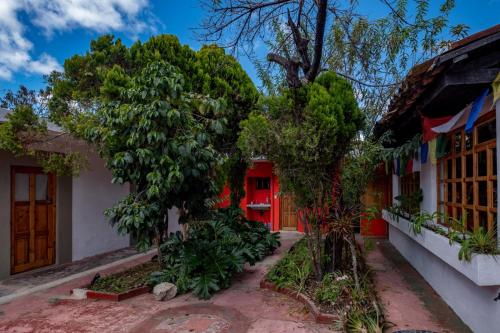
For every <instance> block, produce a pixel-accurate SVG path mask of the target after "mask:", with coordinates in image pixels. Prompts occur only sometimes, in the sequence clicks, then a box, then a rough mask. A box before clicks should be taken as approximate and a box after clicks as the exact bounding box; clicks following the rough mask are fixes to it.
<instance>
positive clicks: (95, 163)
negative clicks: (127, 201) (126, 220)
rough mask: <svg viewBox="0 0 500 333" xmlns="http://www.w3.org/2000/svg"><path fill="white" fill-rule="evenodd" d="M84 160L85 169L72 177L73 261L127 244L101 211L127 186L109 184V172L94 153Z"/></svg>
mask: <svg viewBox="0 0 500 333" xmlns="http://www.w3.org/2000/svg"><path fill="white" fill-rule="evenodd" d="M88 160H89V167H88V169H86V170H84V171H83V172H82V173H81V174H80V175H79V176H78V177H75V178H73V194H72V200H73V212H72V220H73V226H72V239H73V244H72V248H73V251H72V254H73V255H72V257H73V258H72V259H73V260H79V259H82V258H85V257H89V256H93V255H96V254H99V253H104V252H108V251H112V250H116V249H120V248H124V247H127V246H129V245H130V237H129V235H118V233H117V231H116V229H115V228H113V227H111V225H110V224H109V223H108V221H107V220H106V218H105V216H104V210H106V209H107V208H110V207H112V206H113V204H114V203H116V202H117V201H118V200H120V199H121V198H123V197H124V196H126V195H127V194H128V193H129V190H130V189H129V186H128V185H123V186H120V185H116V184H112V183H111V179H112V175H111V172H110V171H109V170H108V169H106V167H105V165H104V161H103V160H101V159H100V158H99V157H97V156H96V155H95V154H91V155H89V157H88Z"/></svg>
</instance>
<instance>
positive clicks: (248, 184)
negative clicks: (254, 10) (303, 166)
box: [221, 161, 280, 231]
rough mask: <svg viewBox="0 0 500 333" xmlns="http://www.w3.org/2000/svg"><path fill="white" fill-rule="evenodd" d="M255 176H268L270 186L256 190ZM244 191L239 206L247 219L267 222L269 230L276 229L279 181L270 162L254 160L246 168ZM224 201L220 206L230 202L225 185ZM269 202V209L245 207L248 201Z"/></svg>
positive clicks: (278, 211) (278, 210)
mask: <svg viewBox="0 0 500 333" xmlns="http://www.w3.org/2000/svg"><path fill="white" fill-rule="evenodd" d="M256 178H269V181H270V188H269V189H260V190H257V186H256ZM244 186H245V192H246V196H245V197H244V198H243V199H242V200H241V203H240V207H241V209H242V210H243V211H244V212H245V215H246V217H247V218H248V219H249V220H254V221H261V222H264V223H268V224H269V225H270V228H271V230H273V231H277V230H279V229H280V227H279V217H280V200H279V197H278V192H279V182H278V177H276V176H275V175H274V174H273V166H272V163H271V162H267V161H256V162H254V163H253V165H252V166H251V167H250V168H248V170H247V174H246V176H245V185H244ZM221 196H222V197H223V198H225V199H226V200H224V202H223V203H222V204H221V207H227V206H229V204H230V191H229V187H228V186H227V185H226V186H225V187H224V190H223V192H222V195H221ZM252 202H253V203H254V204H259V203H270V204H271V208H270V209H269V210H263V211H259V210H254V209H252V208H249V207H247V205H248V204H250V203H252Z"/></svg>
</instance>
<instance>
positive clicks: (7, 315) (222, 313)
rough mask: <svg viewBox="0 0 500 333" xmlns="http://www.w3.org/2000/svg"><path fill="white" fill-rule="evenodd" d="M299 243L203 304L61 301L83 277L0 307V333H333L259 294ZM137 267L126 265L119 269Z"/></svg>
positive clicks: (293, 237) (275, 297)
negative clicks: (276, 266) (263, 283)
mask: <svg viewBox="0 0 500 333" xmlns="http://www.w3.org/2000/svg"><path fill="white" fill-rule="evenodd" d="M299 237H300V235H299V234H297V233H288V232H286V233H283V234H282V246H281V248H279V249H278V250H277V251H276V253H275V254H274V255H272V256H269V257H267V258H266V259H265V260H264V261H262V262H260V263H257V264H256V265H255V266H248V267H246V268H245V271H244V272H243V273H241V274H239V275H238V276H236V277H235V279H234V282H233V284H232V286H231V287H230V288H228V289H226V290H223V291H221V292H219V293H217V294H216V295H215V296H214V297H212V298H211V299H210V300H208V301H201V300H198V299H197V298H196V297H194V296H192V295H190V294H187V295H181V296H178V297H176V298H174V299H173V300H171V301H168V302H157V301H155V300H154V297H153V295H151V294H146V295H142V296H138V297H135V298H132V299H129V300H126V301H124V302H120V303H113V302H107V301H93V300H81V301H77V300H69V299H66V298H67V295H68V292H69V290H70V289H72V288H74V287H78V286H82V285H84V284H86V283H88V282H89V281H90V279H91V278H92V276H87V277H85V278H81V279H78V280H75V281H71V282H70V283H67V284H64V285H61V286H58V287H56V288H53V289H50V290H47V291H44V292H40V293H36V294H32V295H29V296H26V297H23V298H19V299H17V300H14V301H12V302H10V303H8V304H4V305H0V332H6V333H14V332H37V333H49V332H57V333H64V332H74V333H91V332H137V333H146V332H153V333H174V332H175V333H188V332H189V333H201V332H205V333H219V332H220V333H226V332H227V333H233V332H234V333H239V332H241V333H243V332H249V333H261V332H267V333H288V332H291V333H326V332H332V331H331V330H330V327H329V326H327V325H321V324H316V323H315V322H314V320H313V317H312V315H311V314H310V313H308V311H307V309H306V308H305V307H304V306H303V305H302V304H301V303H298V302H297V301H295V300H293V299H291V298H289V297H287V296H284V295H281V294H278V293H274V292H272V291H269V290H261V289H260V288H259V282H260V280H261V279H262V277H263V276H264V275H265V274H266V272H267V270H268V269H269V267H271V266H272V265H273V264H275V263H276V262H277V261H278V260H279V259H280V258H281V257H282V255H283V254H284V253H285V252H286V251H287V250H288V249H289V248H290V247H291V246H292V244H293V243H295V242H296V241H297V239H298V238H299ZM143 260H145V259H143ZM139 262H140V261H139V260H138V261H137V262H135V263H127V264H126V265H123V266H122V267H121V269H124V268H125V267H128V266H132V265H136V264H138V263H139ZM114 270H115V271H116V270H117V268H115V269H114ZM109 272H110V271H106V272H102V273H103V274H106V273H109ZM60 295H64V296H66V297H61V296H60Z"/></svg>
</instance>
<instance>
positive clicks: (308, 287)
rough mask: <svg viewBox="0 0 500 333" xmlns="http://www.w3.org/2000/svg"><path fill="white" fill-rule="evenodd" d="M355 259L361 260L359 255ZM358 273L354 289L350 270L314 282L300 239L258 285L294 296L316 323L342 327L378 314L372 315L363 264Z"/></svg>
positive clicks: (370, 290)
mask: <svg viewBox="0 0 500 333" xmlns="http://www.w3.org/2000/svg"><path fill="white" fill-rule="evenodd" d="M358 259H360V261H361V262H362V259H361V255H360V256H359V258H358ZM359 272H360V275H362V276H364V277H365V278H364V279H363V281H361V288H360V289H359V290H355V285H354V281H353V278H352V277H351V275H352V274H351V272H343V273H340V272H335V273H327V274H325V276H324V278H323V280H322V281H319V282H318V281H316V279H315V278H314V274H313V272H312V269H311V262H310V257H309V255H308V251H307V247H306V244H305V241H304V240H302V241H299V242H298V243H296V244H295V245H294V247H292V249H290V251H289V252H288V253H287V254H286V255H285V257H283V258H282V259H281V260H280V261H279V262H278V263H277V264H276V265H275V266H274V267H273V268H272V269H271V271H270V272H269V273H268V274H267V275H266V276H265V277H264V279H263V280H262V281H261V283H260V287H261V288H263V289H269V290H273V291H276V292H279V293H282V294H285V295H288V296H290V297H293V298H295V299H296V300H298V301H299V302H301V303H303V304H304V305H305V306H306V307H307V308H308V309H309V311H310V312H311V313H312V314H313V316H314V318H315V320H316V322H318V323H323V324H332V323H336V324H337V325H341V326H345V325H346V323H348V322H349V324H350V323H351V321H353V320H358V319H359V320H365V319H366V318H367V317H369V316H370V317H372V316H373V315H375V317H377V315H378V316H380V315H381V314H379V313H377V314H376V312H377V311H378V309H375V308H374V307H373V305H374V304H376V295H374V294H373V290H374V289H373V287H372V285H371V281H370V279H369V278H368V275H369V274H368V272H366V268H365V265H364V264H363V263H361V265H360V269H359ZM375 307H376V306H375ZM372 318H373V317H372ZM369 320H371V318H370V319H369Z"/></svg>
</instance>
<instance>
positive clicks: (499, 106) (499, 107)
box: [495, 99, 500, 246]
mask: <svg viewBox="0 0 500 333" xmlns="http://www.w3.org/2000/svg"><path fill="white" fill-rule="evenodd" d="M495 112H496V125H497V170H500V158H498V157H499V156H498V155H499V152H498V147H500V135H498V134H499V133H500V99H499V100H498V101H497V103H496V110H495ZM499 188H500V177H497V189H499ZM499 219H500V217H499V216H498V215H497V228H498V226H499V225H500V224H499V223H498V221H499ZM497 239H498V242H497V244H498V245H499V246H500V232H497Z"/></svg>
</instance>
